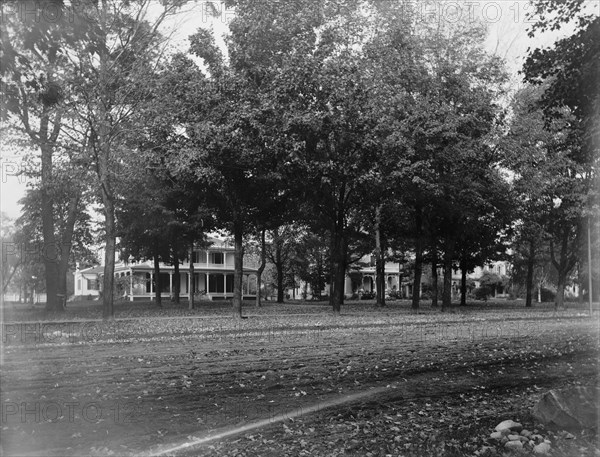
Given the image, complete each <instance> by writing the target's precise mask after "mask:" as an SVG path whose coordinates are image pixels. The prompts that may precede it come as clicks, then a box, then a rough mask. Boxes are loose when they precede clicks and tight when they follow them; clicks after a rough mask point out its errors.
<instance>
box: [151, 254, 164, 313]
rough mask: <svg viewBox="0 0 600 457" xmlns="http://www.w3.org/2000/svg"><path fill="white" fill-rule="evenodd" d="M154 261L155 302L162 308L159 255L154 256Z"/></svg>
mask: <svg viewBox="0 0 600 457" xmlns="http://www.w3.org/2000/svg"><path fill="white" fill-rule="evenodd" d="M152 257H153V259H154V300H155V301H156V304H157V305H158V307H159V308H162V293H161V291H162V284H161V283H162V281H161V280H160V259H159V257H158V254H157V253H154V255H153V256H152Z"/></svg>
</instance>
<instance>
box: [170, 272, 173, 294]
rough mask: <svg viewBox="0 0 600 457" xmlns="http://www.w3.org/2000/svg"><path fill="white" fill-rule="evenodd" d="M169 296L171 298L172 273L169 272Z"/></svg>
mask: <svg viewBox="0 0 600 457" xmlns="http://www.w3.org/2000/svg"><path fill="white" fill-rule="evenodd" d="M169 294H171V296H173V272H172V271H170V272H169Z"/></svg>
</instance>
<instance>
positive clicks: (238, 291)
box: [232, 221, 244, 318]
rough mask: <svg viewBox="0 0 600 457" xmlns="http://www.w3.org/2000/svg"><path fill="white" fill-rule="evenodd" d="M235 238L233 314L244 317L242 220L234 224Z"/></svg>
mask: <svg viewBox="0 0 600 457" xmlns="http://www.w3.org/2000/svg"><path fill="white" fill-rule="evenodd" d="M233 239H234V247H235V250H234V254H233V256H234V257H233V259H234V272H233V301H232V305H233V314H234V316H235V317H237V318H241V317H242V276H243V271H244V246H243V241H244V227H243V224H242V223H241V222H240V221H235V222H234V224H233Z"/></svg>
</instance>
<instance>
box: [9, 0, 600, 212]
mask: <svg viewBox="0 0 600 457" xmlns="http://www.w3.org/2000/svg"><path fill="white" fill-rule="evenodd" d="M270 1H274V0H270ZM395 1H399V0H395ZM209 3H210V4H211V5H212V7H213V8H211V9H212V10H213V11H216V13H217V14H216V17H213V16H211V15H209V14H208V13H207V11H208V8H209V5H208V4H209ZM418 5H419V8H420V9H419V10H418V14H420V15H422V16H423V17H424V18H427V20H430V21H458V20H459V19H467V20H472V21H483V22H484V23H486V24H488V26H489V37H488V39H487V42H486V48H487V49H488V51H489V52H490V53H492V54H496V55H498V56H500V57H502V58H504V59H505V60H506V64H507V69H508V70H509V72H510V73H511V75H512V77H513V79H512V84H513V85H514V86H515V88H516V87H517V86H518V85H519V84H520V79H521V78H520V76H519V75H518V71H519V69H520V68H521V67H522V64H523V62H524V59H525V57H526V56H527V49H528V48H530V47H531V48H532V49H534V48H536V47H540V46H548V45H550V44H551V43H552V42H553V41H555V40H556V39H557V38H561V37H564V36H568V35H570V34H571V33H572V28H569V27H567V28H564V29H562V30H559V31H557V32H553V33H546V34H543V35H541V36H537V37H535V38H533V39H530V38H529V37H527V28H528V26H529V25H530V24H529V23H528V19H527V12H528V11H529V9H530V8H531V6H530V5H529V2H528V1H525V0H499V1H467V2H456V1H437V2H431V3H429V4H422V3H419V4H418ZM1 7H2V6H0V8H1ZM587 7H588V10H589V11H592V12H595V14H600V11H599V9H600V2H598V0H588V2H587ZM233 14H234V12H233V11H232V10H229V9H227V8H225V6H224V5H223V3H222V2H218V1H216V2H206V1H199V2H195V3H193V4H192V5H190V6H188V7H186V9H185V10H184V11H183V12H182V13H181V14H179V15H178V16H177V17H175V18H173V19H171V20H170V21H169V22H168V23H167V24H166V26H165V29H164V30H163V32H164V33H167V34H169V33H172V37H171V42H172V45H171V47H172V49H173V50H180V51H185V50H186V49H187V45H188V42H187V37H188V36H189V35H190V34H192V33H194V32H195V31H196V30H197V29H198V28H199V27H202V28H212V29H213V30H214V31H215V34H216V35H217V36H222V35H223V34H224V33H225V32H226V31H227V24H228V22H229V21H230V20H231V19H232V17H233ZM218 42H220V44H221V45H222V44H223V41H222V40H218ZM0 146H1V149H0V169H1V180H0V181H1V182H0V210H1V211H2V212H4V213H6V214H7V215H8V216H9V217H10V218H11V219H16V218H17V217H19V215H20V213H21V208H20V205H19V204H18V203H17V202H18V200H19V199H20V198H22V197H23V196H24V193H25V189H26V187H27V181H26V178H24V177H23V176H20V175H19V171H20V170H22V169H23V166H24V159H23V157H22V155H23V152H24V151H23V150H19V149H18V148H15V147H10V146H8V145H6V143H5V142H2V143H0Z"/></svg>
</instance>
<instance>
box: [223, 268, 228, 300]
mask: <svg viewBox="0 0 600 457" xmlns="http://www.w3.org/2000/svg"><path fill="white" fill-rule="evenodd" d="M223 296H225V297H226V296H227V275H226V274H225V273H223Z"/></svg>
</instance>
